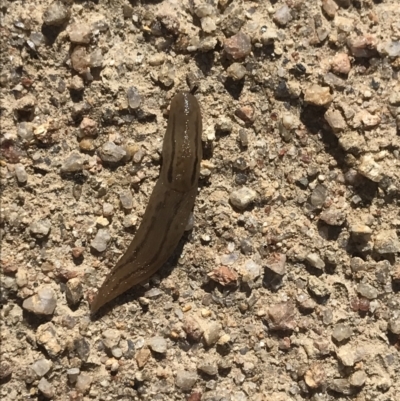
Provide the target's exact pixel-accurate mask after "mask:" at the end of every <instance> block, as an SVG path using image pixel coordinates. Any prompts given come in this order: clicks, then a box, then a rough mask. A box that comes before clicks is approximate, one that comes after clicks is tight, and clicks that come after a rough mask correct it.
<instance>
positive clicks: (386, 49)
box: [378, 40, 400, 57]
mask: <svg viewBox="0 0 400 401" xmlns="http://www.w3.org/2000/svg"><path fill="white" fill-rule="evenodd" d="M378 51H379V53H381V54H383V55H388V56H389V57H400V40H389V41H387V42H383V43H380V44H379V45H378Z"/></svg>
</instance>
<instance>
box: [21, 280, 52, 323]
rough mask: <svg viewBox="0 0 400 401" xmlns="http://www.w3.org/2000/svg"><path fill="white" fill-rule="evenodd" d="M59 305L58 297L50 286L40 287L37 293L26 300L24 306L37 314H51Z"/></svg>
mask: <svg viewBox="0 0 400 401" xmlns="http://www.w3.org/2000/svg"><path fill="white" fill-rule="evenodd" d="M56 305H57V297H56V294H55V293H54V291H53V289H52V288H51V287H50V286H47V285H44V286H42V287H40V288H39V289H38V291H37V293H36V294H35V295H32V296H31V297H29V298H27V299H25V300H24V302H23V304H22V307H23V308H24V309H25V310H27V311H29V312H32V313H34V314H35V315H45V316H50V315H52V314H53V312H54V309H55V308H56Z"/></svg>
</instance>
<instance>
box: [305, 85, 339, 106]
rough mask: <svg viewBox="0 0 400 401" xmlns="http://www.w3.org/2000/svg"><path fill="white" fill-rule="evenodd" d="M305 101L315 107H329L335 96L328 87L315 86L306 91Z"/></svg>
mask: <svg viewBox="0 0 400 401" xmlns="http://www.w3.org/2000/svg"><path fill="white" fill-rule="evenodd" d="M304 100H305V101H306V102H307V103H310V104H313V105H315V106H328V105H329V104H330V103H331V102H332V100H333V96H332V95H331V93H330V90H329V88H328V87H325V86H319V85H317V84H313V85H310V86H308V87H307V88H306V89H305V90H304Z"/></svg>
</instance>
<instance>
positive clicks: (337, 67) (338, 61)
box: [331, 53, 351, 75]
mask: <svg viewBox="0 0 400 401" xmlns="http://www.w3.org/2000/svg"><path fill="white" fill-rule="evenodd" d="M331 70H332V71H333V72H334V73H335V74H342V75H348V73H349V72H350V70H351V64H350V58H349V56H348V55H347V54H346V53H336V54H335V56H334V57H333V58H332V59H331Z"/></svg>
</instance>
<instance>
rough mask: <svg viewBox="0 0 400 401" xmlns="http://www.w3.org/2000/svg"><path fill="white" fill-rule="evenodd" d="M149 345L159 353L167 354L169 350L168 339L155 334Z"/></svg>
mask: <svg viewBox="0 0 400 401" xmlns="http://www.w3.org/2000/svg"><path fill="white" fill-rule="evenodd" d="M148 346H149V348H150V349H151V350H152V351H154V352H157V353H158V354H165V353H166V352H167V341H166V340H165V338H164V337H160V336H155V337H152V338H150V340H149V342H148Z"/></svg>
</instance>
